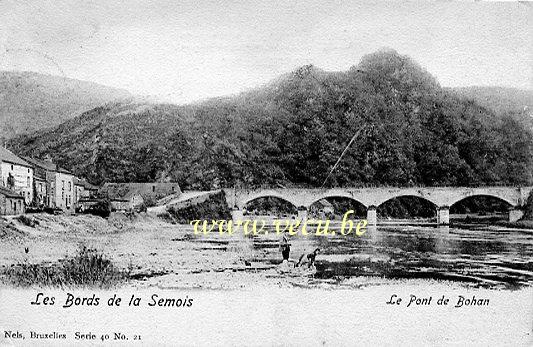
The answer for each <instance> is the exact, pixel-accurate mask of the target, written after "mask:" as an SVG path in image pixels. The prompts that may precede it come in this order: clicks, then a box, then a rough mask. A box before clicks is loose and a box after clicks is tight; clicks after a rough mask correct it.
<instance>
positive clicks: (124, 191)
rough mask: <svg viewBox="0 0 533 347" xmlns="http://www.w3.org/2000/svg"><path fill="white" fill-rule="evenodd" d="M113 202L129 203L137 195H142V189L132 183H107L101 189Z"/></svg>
mask: <svg viewBox="0 0 533 347" xmlns="http://www.w3.org/2000/svg"><path fill="white" fill-rule="evenodd" d="M100 191H101V192H102V193H104V194H106V195H107V196H108V197H109V198H110V199H111V200H120V201H128V200H130V199H131V198H132V197H133V196H135V195H141V196H142V194H141V187H139V186H137V185H135V184H131V183H106V184H104V186H103V187H102V188H101V189H100Z"/></svg>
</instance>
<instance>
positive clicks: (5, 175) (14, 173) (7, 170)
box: [0, 147, 33, 205]
mask: <svg viewBox="0 0 533 347" xmlns="http://www.w3.org/2000/svg"><path fill="white" fill-rule="evenodd" d="M0 180H1V181H0V187H3V188H6V189H9V190H11V191H13V192H15V193H17V194H19V195H21V196H23V197H24V202H25V203H26V204H27V205H29V204H30V203H31V202H32V201H33V168H32V166H31V165H30V164H29V163H28V162H26V161H25V160H23V159H22V158H20V157H18V156H16V155H15V154H13V153H12V152H11V151H9V150H8V149H6V148H3V147H0Z"/></svg>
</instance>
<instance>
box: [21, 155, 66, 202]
mask: <svg viewBox="0 0 533 347" xmlns="http://www.w3.org/2000/svg"><path fill="white" fill-rule="evenodd" d="M24 159H25V160H26V161H27V162H29V163H30V164H31V166H32V167H33V169H34V171H35V172H36V174H35V176H36V177H37V179H36V180H35V182H34V187H33V189H34V190H35V191H36V195H37V197H38V199H36V201H35V202H36V203H37V204H40V203H41V202H42V203H43V204H44V206H45V207H49V208H57V209H61V210H63V211H64V212H74V208H75V206H74V205H75V200H74V199H75V191H74V175H73V174H72V173H70V172H69V171H68V170H65V169H63V168H61V167H59V166H57V165H56V164H54V163H53V162H52V161H51V160H49V159H48V160H39V159H34V158H29V157H25V158H24ZM43 182H44V186H43V185H42V184H43ZM41 189H42V191H41ZM43 194H45V195H43ZM41 198H42V200H41Z"/></svg>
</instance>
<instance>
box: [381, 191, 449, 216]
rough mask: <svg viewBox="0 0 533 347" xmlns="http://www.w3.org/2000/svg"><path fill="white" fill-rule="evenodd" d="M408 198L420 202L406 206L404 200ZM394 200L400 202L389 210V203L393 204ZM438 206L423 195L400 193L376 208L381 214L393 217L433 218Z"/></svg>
mask: <svg viewBox="0 0 533 347" xmlns="http://www.w3.org/2000/svg"><path fill="white" fill-rule="evenodd" d="M406 199H414V200H418V201H419V202H420V203H418V204H416V205H410V206H409V207H405V203H403V201H405V200H406ZM394 201H398V204H397V205H396V206H395V207H394V205H393V208H392V209H390V208H389V210H388V211H387V207H390V206H388V205H389V204H393V202H394ZM438 207H439V206H438V205H437V204H436V203H435V202H434V201H431V200H430V199H428V198H426V197H422V196H419V195H415V194H400V195H396V196H394V197H391V198H389V199H387V200H385V201H383V202H382V203H380V204H379V205H378V206H376V210H377V213H378V215H379V216H387V215H388V216H391V215H393V217H395V218H407V217H424V218H433V217H435V216H436V215H437V209H438ZM398 214H399V215H398Z"/></svg>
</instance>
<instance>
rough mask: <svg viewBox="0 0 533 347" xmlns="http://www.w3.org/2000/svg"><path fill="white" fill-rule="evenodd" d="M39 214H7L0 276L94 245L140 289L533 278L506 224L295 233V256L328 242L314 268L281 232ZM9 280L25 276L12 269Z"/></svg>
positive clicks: (526, 242) (523, 281) (518, 282)
mask: <svg viewBox="0 0 533 347" xmlns="http://www.w3.org/2000/svg"><path fill="white" fill-rule="evenodd" d="M31 219H32V220H33V222H32V223H27V222H25V220H24V219H22V220H19V219H18V218H8V219H2V221H3V222H2V223H3V227H2V234H1V235H2V236H1V239H2V242H0V274H1V273H4V274H5V273H6V271H7V269H10V268H12V267H13V266H14V265H20V266H21V268H22V270H24V271H25V270H26V269H34V268H35V266H37V267H56V266H58V265H60V264H63V263H64V259H72V258H73V257H76V256H77V254H78V253H79V250H80V249H82V248H88V249H94V250H96V251H98V252H99V254H101V255H102V258H103V259H106V260H109V261H110V262H111V263H112V264H113V266H114V268H116V269H119V270H120V271H123V272H127V281H125V283H123V285H124V286H127V287H130V288H150V287H158V288H204V289H225V290H227V289H229V290H231V289H243V288H247V287H250V286H255V285H259V286H267V287H268V286H270V287H280V286H281V287H289V288H290V287H302V288H329V289H335V288H361V287H365V286H374V285H381V284H388V283H390V282H391V281H402V280H407V279H419V280H428V281H429V280H433V281H436V283H438V282H440V281H447V282H450V283H454V284H457V283H458V284H460V285H461V286H463V287H472V288H476V287H480V286H481V287H487V288H509V289H517V288H521V287H523V286H524V285H528V284H529V285H531V283H533V261H531V254H530V253H527V252H528V251H527V250H528V249H531V248H530V246H531V244H532V242H533V239H532V237H531V236H529V234H528V233H523V232H522V231H520V232H518V231H513V230H511V229H507V228H501V227H496V226H491V227H479V226H477V227H473V228H464V229H457V228H453V227H442V228H435V227H428V226H410V225H404V226H378V228H376V229H374V230H369V231H368V232H367V233H366V234H365V235H363V237H355V236H350V237H346V236H340V235H336V236H328V237H324V236H311V237H303V236H300V237H293V238H291V243H292V245H291V264H294V263H296V262H297V261H298V259H299V257H300V256H301V255H305V254H307V253H309V252H311V251H313V250H314V249H316V248H320V249H321V251H320V253H319V254H318V256H317V258H316V264H315V266H313V267H312V268H310V269H307V268H306V267H303V268H294V266H290V267H284V266H280V263H281V256H280V253H279V249H278V244H279V243H278V242H279V236H278V235H277V234H276V233H275V232H273V231H272V232H270V233H269V234H268V235H261V236H257V237H253V238H252V237H244V236H243V235H233V236H228V235H220V234H219V233H218V232H214V233H210V234H209V235H194V233H193V229H192V226H190V225H176V224H170V223H167V222H164V221H163V220H160V219H158V218H157V217H154V216H150V215H148V214H136V215H130V216H126V215H121V214H113V215H112V216H111V217H110V218H109V219H103V218H101V217H96V216H90V215H77V216H53V215H47V214H35V215H31ZM27 224H30V225H27ZM503 233H505V234H503ZM28 266H30V267H28ZM54 270H55V269H54ZM60 270H61V269H60ZM32 271H33V270H32ZM61 271H63V270H61ZM22 272H23V271H22ZM45 272H46V271H45ZM56 272H57V271H56ZM0 281H3V282H4V283H8V282H9V283H12V282H15V284H16V283H17V281H16V280H15V281H12V280H11V281H9V278H6V276H3V277H2V278H0ZM22 282H24V283H26V282H27V281H26V280H25V281H22ZM52 282H53V281H52Z"/></svg>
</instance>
